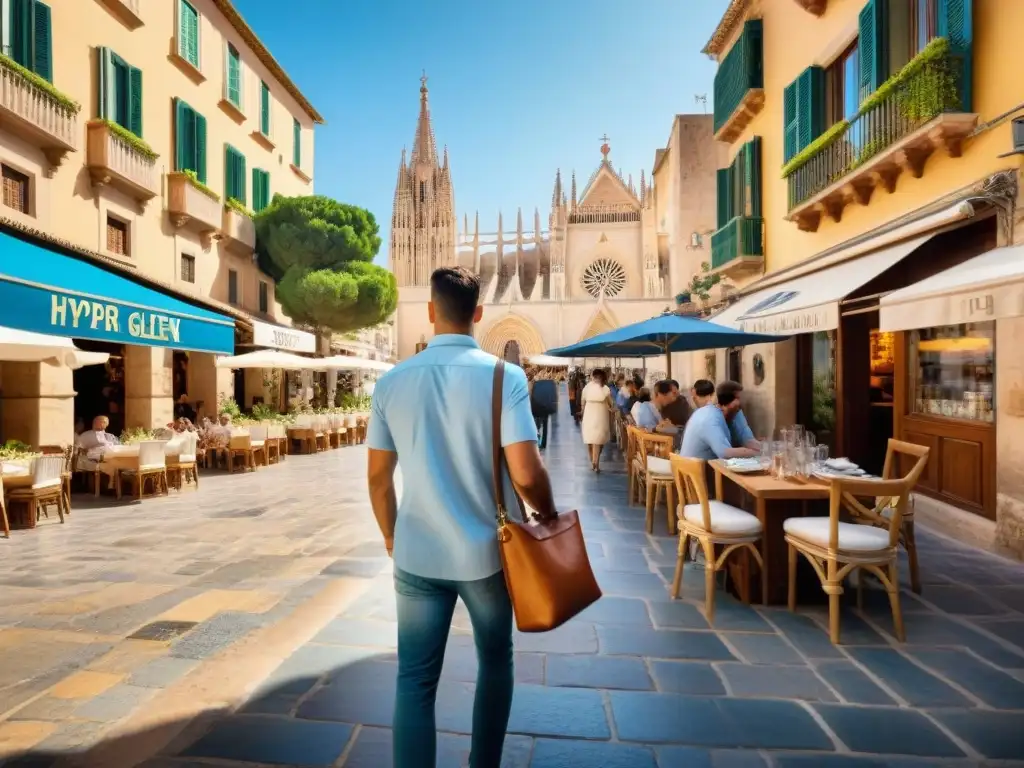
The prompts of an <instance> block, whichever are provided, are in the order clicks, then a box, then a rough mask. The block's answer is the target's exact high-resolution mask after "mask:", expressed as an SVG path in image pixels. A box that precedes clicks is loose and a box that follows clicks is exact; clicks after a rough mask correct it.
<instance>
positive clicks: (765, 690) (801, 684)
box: [717, 664, 836, 701]
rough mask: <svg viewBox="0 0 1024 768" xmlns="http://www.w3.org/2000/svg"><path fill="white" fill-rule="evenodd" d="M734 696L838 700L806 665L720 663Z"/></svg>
mask: <svg viewBox="0 0 1024 768" xmlns="http://www.w3.org/2000/svg"><path fill="white" fill-rule="evenodd" d="M717 669H718V673H719V674H720V675H722V676H723V677H724V678H725V682H726V684H727V685H728V686H729V692H730V694H732V695H734V696H772V697H775V698H780V699H802V700H804V701H836V696H835V694H834V693H832V691H831V690H829V688H828V686H827V685H825V683H824V682H823V681H822V680H821V678H819V677H818V676H817V675H815V674H814V672H812V671H811V670H810V669H807V668H805V667H796V668H791V667H764V666H751V665H748V664H719V665H718V666H717Z"/></svg>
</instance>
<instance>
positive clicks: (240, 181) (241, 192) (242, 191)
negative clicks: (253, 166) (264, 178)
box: [234, 152, 248, 205]
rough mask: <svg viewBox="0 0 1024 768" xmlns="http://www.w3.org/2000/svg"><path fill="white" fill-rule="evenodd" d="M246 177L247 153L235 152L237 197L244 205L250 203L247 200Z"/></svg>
mask: <svg viewBox="0 0 1024 768" xmlns="http://www.w3.org/2000/svg"><path fill="white" fill-rule="evenodd" d="M245 187H246V179H245V155H243V154H242V153H241V152H235V195H234V197H235V199H236V200H237V201H238V202H240V203H241V204H242V205H248V202H247V201H246V191H247V190H246V188H245Z"/></svg>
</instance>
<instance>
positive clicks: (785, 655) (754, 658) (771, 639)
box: [720, 632, 806, 664]
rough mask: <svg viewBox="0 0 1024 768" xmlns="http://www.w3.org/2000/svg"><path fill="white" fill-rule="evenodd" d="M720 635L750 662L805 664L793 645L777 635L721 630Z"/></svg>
mask: <svg viewBox="0 0 1024 768" xmlns="http://www.w3.org/2000/svg"><path fill="white" fill-rule="evenodd" d="M720 637H721V638H722V639H723V640H725V641H726V642H727V643H728V644H729V645H731V646H732V647H733V648H735V649H736V652H737V653H739V655H740V656H742V657H743V659H744V660H745V661H747V662H749V663H750V664H806V661H805V660H804V658H803V657H802V656H801V655H800V654H799V653H797V652H796V651H795V650H794V649H793V646H792V645H790V644H789V643H787V642H786V641H785V640H784V639H782V638H781V637H779V636H778V635H762V634H745V633H740V632H723V633H722V634H721V635H720Z"/></svg>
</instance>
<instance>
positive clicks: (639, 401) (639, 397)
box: [629, 387, 651, 426]
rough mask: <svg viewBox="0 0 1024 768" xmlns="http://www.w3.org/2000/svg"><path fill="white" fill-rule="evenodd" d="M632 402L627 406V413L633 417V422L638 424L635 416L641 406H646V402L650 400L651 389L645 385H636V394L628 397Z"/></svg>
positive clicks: (637, 414) (638, 413)
mask: <svg viewBox="0 0 1024 768" xmlns="http://www.w3.org/2000/svg"><path fill="white" fill-rule="evenodd" d="M630 399H631V400H632V401H633V404H632V405H631V406H629V415H630V416H631V417H632V419H633V423H634V424H636V425H637V426H639V424H640V422H638V421H637V416H639V415H640V410H641V406H643V407H644V408H646V407H647V405H646V404H647V403H649V402H651V390H649V389H648V388H647V387H638V388H637V391H636V395H635V396H634V397H632V398H630Z"/></svg>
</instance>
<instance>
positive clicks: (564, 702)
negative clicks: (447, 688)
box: [438, 685, 611, 739]
mask: <svg viewBox="0 0 1024 768" xmlns="http://www.w3.org/2000/svg"><path fill="white" fill-rule="evenodd" d="M438 711H440V708H439V709H438ZM508 731H509V733H522V734H526V735H530V736H559V737H562V738H577V739H608V738H610V737H611V730H610V729H609V727H608V718H607V717H606V715H605V709H604V700H603V699H602V697H601V693H600V692H598V691H592V690H586V689H582V688H549V687H547V686H541V685H517V686H516V689H515V694H514V695H513V698H512V714H511V716H510V717H509V723H508Z"/></svg>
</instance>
